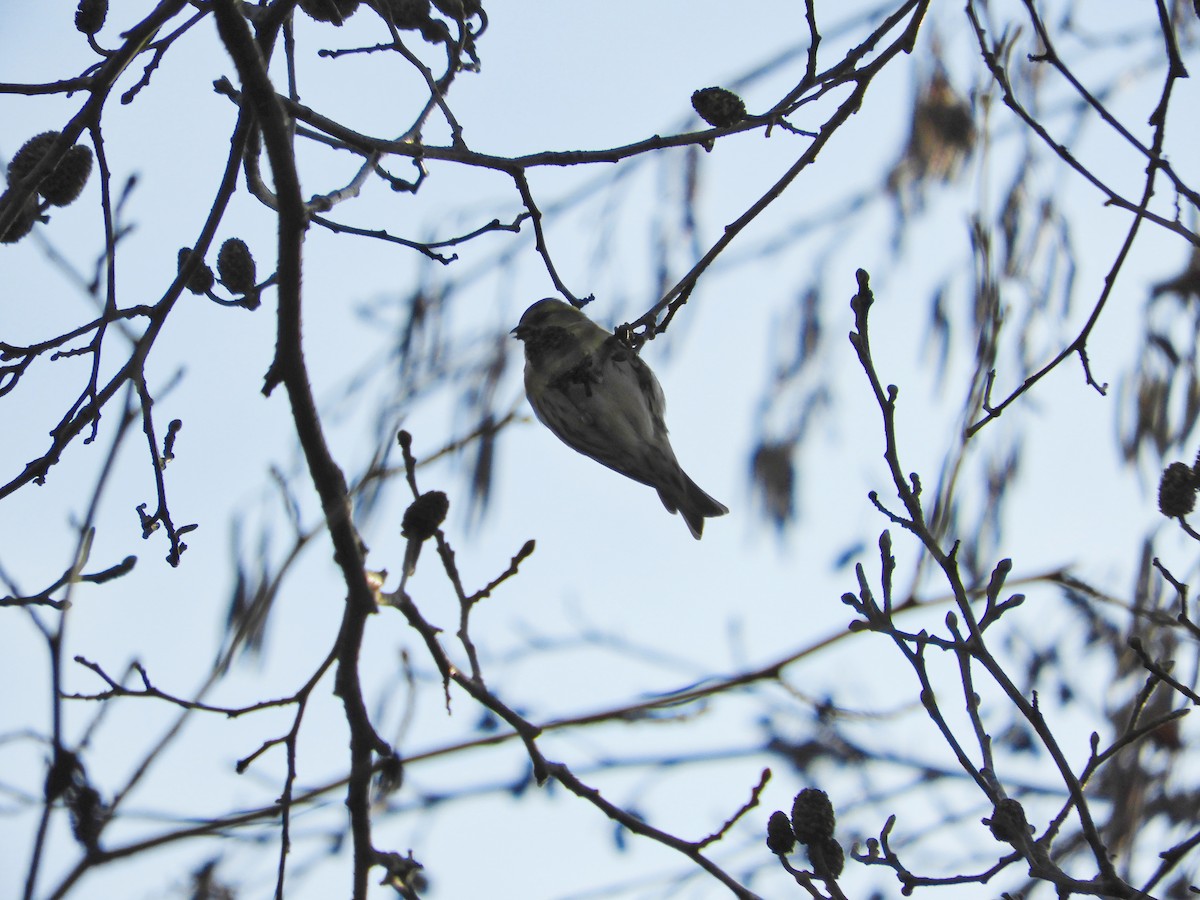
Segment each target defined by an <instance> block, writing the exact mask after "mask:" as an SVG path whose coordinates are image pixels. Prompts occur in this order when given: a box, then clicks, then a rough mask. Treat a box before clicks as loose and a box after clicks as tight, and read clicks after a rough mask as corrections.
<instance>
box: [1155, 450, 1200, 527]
mask: <svg viewBox="0 0 1200 900" xmlns="http://www.w3.org/2000/svg"><path fill="white" fill-rule="evenodd" d="M1197 463H1198V464H1200V459H1198V460H1197ZM1197 487H1200V479H1198V478H1197V476H1196V467H1195V466H1189V465H1188V464H1187V463H1181V462H1173V463H1171V464H1170V465H1169V466H1167V467H1166V469H1164V470H1163V473H1162V479H1161V480H1160V481H1159V482H1158V509H1159V512H1161V513H1162V514H1163V515H1164V516H1166V517H1167V518H1168V519H1177V518H1180V517H1182V516H1186V515H1187V514H1188V513H1190V512H1191V511H1192V510H1193V509H1195V508H1196V489H1197Z"/></svg>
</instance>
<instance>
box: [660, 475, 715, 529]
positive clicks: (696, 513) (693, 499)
mask: <svg viewBox="0 0 1200 900" xmlns="http://www.w3.org/2000/svg"><path fill="white" fill-rule="evenodd" d="M679 474H680V475H681V476H682V481H681V482H680V483H679V484H677V485H674V486H673V487H674V488H675V490H673V491H671V492H670V493H668V492H666V491H664V490H663V489H662V488H659V490H658V496H659V498H660V499H661V500H662V502H663V506H665V507H666V508H667V509H668V511H670V512H678V513H679V514H680V515H681V516H683V521H684V522H686V523H687V527H688V531H690V532H691V533H692V537H694V538H695V539H696V540H700V535H702V534H703V533H704V520H705V519H711V518H714V517H716V516H723V515H725V514H726V513H727V512H729V507H727V506H726V505H725V504H724V503H720V502H718V501H716V500H714V499H713V498H712V497H710V496H709V495H708V494H706V493H704V491H703V490H701V488H700V485H698V484H696V482H694V481H692V479H690V478H688V476H687V473H686V472H684V471H682V470H681V471H680V472H679Z"/></svg>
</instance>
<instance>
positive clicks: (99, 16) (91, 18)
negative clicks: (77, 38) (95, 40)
mask: <svg viewBox="0 0 1200 900" xmlns="http://www.w3.org/2000/svg"><path fill="white" fill-rule="evenodd" d="M107 18H108V0H79V6H78V7H77V8H76V10H75V30H76V31H78V32H79V33H80V34H86V35H88V36H89V37H91V36H92V35H94V34H95V33H96V32H97V31H99V30H100V29H101V28H103V27H104V20H105V19H107Z"/></svg>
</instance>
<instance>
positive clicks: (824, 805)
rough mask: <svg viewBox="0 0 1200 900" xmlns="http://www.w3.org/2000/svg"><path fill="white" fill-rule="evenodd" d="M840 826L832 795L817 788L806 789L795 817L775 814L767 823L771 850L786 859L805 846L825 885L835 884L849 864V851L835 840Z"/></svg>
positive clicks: (799, 796) (796, 802)
mask: <svg viewBox="0 0 1200 900" xmlns="http://www.w3.org/2000/svg"><path fill="white" fill-rule="evenodd" d="M836 824H837V819H836V817H835V816H834V813H833V804H831V803H830V802H829V795H828V794H826V793H825V792H824V791H822V790H818V789H817V788H805V789H804V790H802V791H801V792H800V793H798V794H797V795H796V797H795V799H794V800H793V801H792V814H791V816H788V814H787V813H785V812H783V811H782V810H777V811H776V812H773V813H771V818H770V820H769V821H768V822H767V849H768V850H770V851H771V852H772V853H774V854H776V855H777V856H781V857H782V856H787V855H788V854H789V853H791V852H792V851H793V850H794V849H795V846H796V844H797V843H801V844H803V845H804V846H805V848H806V849H807V851H808V859H809V862H811V863H812V867H813V874H815V875H816V876H817V877H818V878H820V879H822V880H824V881H834V880H836V879H837V878H838V876H839V875H841V874H842V869H843V867H844V866H845V864H846V854H845V851H844V850H843V849H842V845H841V844H839V843H838V841H837V839H836V838H835V837H834V836H833V830H834V827H835V825H836Z"/></svg>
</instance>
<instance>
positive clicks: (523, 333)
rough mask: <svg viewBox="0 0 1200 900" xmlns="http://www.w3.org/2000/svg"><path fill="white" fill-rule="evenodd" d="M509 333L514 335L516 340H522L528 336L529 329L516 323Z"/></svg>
mask: <svg viewBox="0 0 1200 900" xmlns="http://www.w3.org/2000/svg"><path fill="white" fill-rule="evenodd" d="M509 334H511V335H512V336H513V337H515V338H516V339H517V340H518V341H523V340H525V338H527V337H528V336H529V329H528V328H523V327H521V326H520V325H518V326H517V327H516V328H514V329H513V330H512V331H510V332H509Z"/></svg>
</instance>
